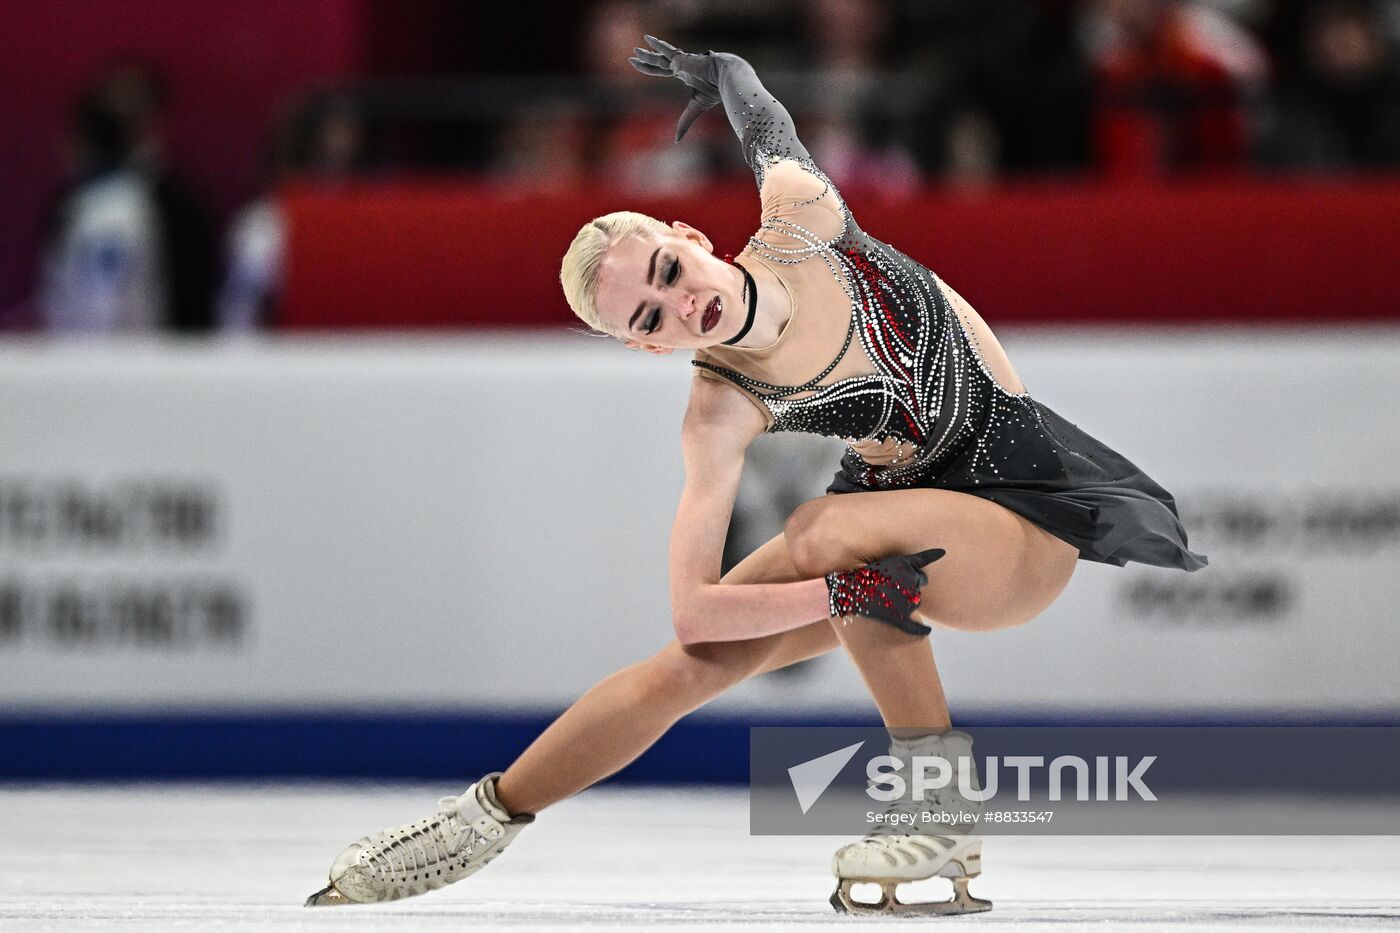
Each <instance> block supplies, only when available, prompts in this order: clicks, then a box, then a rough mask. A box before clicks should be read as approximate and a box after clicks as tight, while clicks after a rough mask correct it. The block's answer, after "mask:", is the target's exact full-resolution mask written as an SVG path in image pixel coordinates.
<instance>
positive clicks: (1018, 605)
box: [784, 489, 1078, 732]
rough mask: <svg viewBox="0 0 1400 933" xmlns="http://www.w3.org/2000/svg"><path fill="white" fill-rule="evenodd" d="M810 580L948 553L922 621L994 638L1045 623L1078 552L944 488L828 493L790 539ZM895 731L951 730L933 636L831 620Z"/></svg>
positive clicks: (937, 567)
mask: <svg viewBox="0 0 1400 933" xmlns="http://www.w3.org/2000/svg"><path fill="white" fill-rule="evenodd" d="M784 537H785V539H786V541H787V543H788V549H789V553H790V556H791V558H792V562H793V566H794V568H795V569H796V570H797V571H798V573H799V574H800V575H801V577H803V578H810V577H815V576H821V575H823V574H826V573H829V572H831V571H833V570H849V569H851V568H854V567H858V566H860V565H861V564H863V563H867V562H869V561H871V560H875V559H877V558H880V557H888V556H891V555H894V554H911V553H914V552H916V551H921V550H924V549H926V548H931V547H940V548H943V549H944V550H945V551H947V554H946V555H945V556H944V557H943V558H942V559H941V560H939V561H938V562H937V563H935V564H933V565H932V566H930V567H928V568H927V569H926V572H927V574H928V577H929V582H928V585H927V586H926V587H925V588H924V590H923V593H922V603H921V604H920V607H919V612H918V615H920V616H922V617H923V618H924V621H926V622H928V623H929V624H933V625H943V626H947V627H949V628H956V629H962V630H964V631H989V630H992V629H996V628H1004V627H1006V626H1009V625H1019V624H1020V623H1022V622H1026V621H1028V620H1029V619H1031V618H1033V617H1035V616H1036V615H1037V614H1039V613H1040V611H1041V610H1043V609H1044V608H1045V607H1046V606H1048V605H1049V604H1050V603H1051V602H1052V601H1053V600H1054V599H1055V597H1056V596H1058V595H1059V594H1060V592H1061V591H1062V590H1063V589H1064V588H1065V584H1067V583H1068V582H1069V578H1070V574H1071V573H1072V572H1073V571H1074V566H1075V561H1076V559H1077V558H1078V552H1077V551H1076V550H1075V548H1074V547H1073V546H1071V545H1069V544H1067V543H1065V542H1064V541H1061V540H1060V539H1058V538H1056V537H1054V536H1052V535H1050V534H1047V533H1046V532H1045V531H1043V530H1041V529H1040V528H1038V527H1036V526H1035V525H1033V524H1031V523H1030V522H1028V521H1026V520H1025V519H1024V518H1022V517H1021V516H1019V515H1017V514H1015V513H1014V512H1011V511H1009V510H1008V509H1005V508H1002V507H1001V506H999V505H997V504H995V503H993V502H989V501H988V500H986V499H981V498H978V497H976V496H969V495H965V494H963V493H957V492H950V491H946V490H941V489H903V490H890V491H885V492H872V493H850V494H845V495H832V496H825V497H823V498H821V499H814V500H812V501H811V502H807V503H804V504H803V505H802V506H801V507H799V508H798V509H797V511H795V512H794V513H793V514H792V517H791V518H789V519H788V523H787V526H786V529H785V535H784ZM831 626H832V627H833V628H834V629H835V631H836V635H837V637H838V638H839V639H840V640H841V644H842V645H843V646H844V647H845V648H846V650H847V651H848V652H849V653H850V655H851V658H852V659H853V660H854V662H855V664H856V667H857V669H858V670H859V671H860V673H861V676H862V678H863V679H864V680H865V684H866V686H867V688H868V689H869V690H870V693H871V696H872V697H873V698H874V700H875V704H876V706H877V707H878V708H879V710H880V715H881V717H882V718H883V719H884V721H885V725H886V726H887V727H889V728H890V729H891V730H892V731H896V732H899V731H906V730H912V731H914V732H929V731H941V730H944V729H947V728H949V727H950V722H949V716H948V703H947V700H946V699H945V697H944V695H943V685H942V683H941V682H940V681H939V678H938V668H937V666H936V665H935V664H934V660H933V649H932V647H931V645H930V643H929V639H928V638H925V637H922V636H917V635H910V634H908V633H905V632H902V631H900V630H898V629H896V628H893V627H892V626H888V625H881V624H880V623H878V622H872V621H870V620H865V619H859V618H857V619H855V620H854V621H853V622H851V623H850V624H847V623H845V622H843V621H842V620H841V619H833V620H831Z"/></svg>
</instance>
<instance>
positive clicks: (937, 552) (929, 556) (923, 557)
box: [911, 547, 948, 567]
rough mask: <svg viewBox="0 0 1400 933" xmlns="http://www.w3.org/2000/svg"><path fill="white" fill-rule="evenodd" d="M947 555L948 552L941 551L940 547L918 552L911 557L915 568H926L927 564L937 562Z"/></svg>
mask: <svg viewBox="0 0 1400 933" xmlns="http://www.w3.org/2000/svg"><path fill="white" fill-rule="evenodd" d="M947 553H948V552H947V551H945V550H943V549H942V548H941V547H931V548H929V549H928V550H927V551H920V552H919V553H917V554H914V555H911V556H912V557H913V558H914V566H915V567H927V566H928V565H929V564H931V563H933V562H934V561H936V560H938V559H939V558H940V557H942V556H943V555H944V554H947Z"/></svg>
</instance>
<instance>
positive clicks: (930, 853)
mask: <svg viewBox="0 0 1400 933" xmlns="http://www.w3.org/2000/svg"><path fill="white" fill-rule="evenodd" d="M890 754H891V755H892V756H894V757H895V758H897V759H899V761H900V762H901V767H900V769H899V771H898V774H899V775H900V776H901V777H903V778H904V780H905V792H904V794H903V796H901V797H900V798H899V799H897V800H895V801H893V802H891V803H890V804H889V806H888V807H887V809H886V811H885V813H886V816H888V817H896V816H899V817H904V818H905V819H904V820H902V821H898V820H893V819H892V820H888V821H887V822H884V823H881V824H880V826H879V828H877V829H876V830H875V831H874V832H872V833H870V834H869V835H868V836H866V837H865V838H864V839H862V840H861V841H860V842H856V843H852V844H851V845H847V846H842V847H841V848H840V849H838V850H837V851H836V854H835V855H834V856H832V858H831V871H832V873H833V874H835V875H836V880H837V885H836V891H835V892H834V893H833V894H832V895H831V906H832V907H834V908H836V910H837V912H838V913H909V914H927V915H933V916H943V915H950V914H967V913H977V912H979V911H983V910H991V909H992V903H991V901H984V900H982V899H981V898H978V897H975V896H973V895H972V894H971V893H969V892H968V890H967V885H968V882H969V881H970V880H971V879H973V878H975V877H977V876H978V875H980V874H981V873H982V839H981V837H980V836H979V835H978V834H977V832H976V824H975V822H973V821H971V820H964V821H961V822H956V823H943V822H937V821H934V820H927V821H926V820H925V819H924V818H923V817H924V815H925V814H935V815H936V814H938V813H947V814H956V813H976V814H980V813H981V812H982V805H981V803H980V802H978V801H974V800H969V799H967V798H966V797H964V796H963V795H962V793H961V792H959V790H958V780H959V779H960V778H962V777H963V776H964V774H965V773H966V779H967V782H968V786H969V787H970V788H973V789H976V790H981V783H980V782H979V781H978V780H977V767H976V765H975V764H974V763H973V761H972V737H971V736H969V735H968V734H967V733H965V732H945V733H943V734H942V735H930V736H923V737H921V738H917V739H894V740H893V741H892V742H891V744H890ZM915 756H928V757H938V758H942V759H944V760H945V761H947V762H948V764H949V765H950V766H951V767H952V768H953V781H952V783H951V784H949V786H947V787H944V788H940V789H938V790H926V791H924V795H923V796H924V799H923V800H915V799H913V782H912V781H910V779H909V778H910V770H911V769H910V763H911V761H912V759H913V758H914V757H915ZM960 759H961V760H962V761H961V762H960ZM968 769H971V770H970V772H968ZM911 819H912V820H913V822H912V825H911V823H910V822H909V821H910V820H911ZM935 877H937V878H947V879H949V880H950V881H952V882H953V897H952V899H951V900H948V901H939V902H933V903H916V904H905V903H903V902H901V901H900V900H899V898H897V897H896V896H895V889H896V888H898V887H899V885H900V883H901V882H905V881H922V880H924V879H925V878H935ZM866 883H873V884H878V885H879V886H880V899H879V900H878V901H874V902H865V901H858V900H856V899H855V898H854V897H852V896H851V888H852V887H853V886H854V885H857V884H866Z"/></svg>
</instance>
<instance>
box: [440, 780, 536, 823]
mask: <svg viewBox="0 0 1400 933" xmlns="http://www.w3.org/2000/svg"><path fill="white" fill-rule="evenodd" d="M500 776H501V772H499V771H494V772H492V773H491V774H488V775H486V777H484V778H482V779H481V780H479V781H477V782H476V783H475V784H473V785H472V786H471V787H468V788H467V789H466V791H465V792H464V793H463V794H462V796H460V797H444V798H442V800H441V801H439V803H440V804H441V805H442V807H443V809H448V808H449V807H454V806H455V807H456V809H457V814H458V816H460V817H461V818H462V819H464V820H466V821H467V822H468V823H470V822H471V821H472V820H475V819H477V818H478V817H481V816H489V817H490V818H491V819H493V820H495V821H496V822H497V823H510V822H518V823H529V822H531V821H533V820H534V818H535V817H534V814H530V813H521V814H519V815H517V816H514V817H512V816H511V815H510V814H509V813H507V812H506V808H505V807H503V806H501V801H500V800H499V799H497V797H496V779H497V778H499V777H500Z"/></svg>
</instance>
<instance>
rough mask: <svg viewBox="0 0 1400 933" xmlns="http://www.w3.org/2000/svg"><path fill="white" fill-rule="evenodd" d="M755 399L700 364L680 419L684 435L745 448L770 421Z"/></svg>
mask: <svg viewBox="0 0 1400 933" xmlns="http://www.w3.org/2000/svg"><path fill="white" fill-rule="evenodd" d="M755 401H756V400H755V399H753V398H752V397H750V395H749V393H747V392H745V391H743V390H742V389H740V388H739V387H738V386H736V385H734V384H733V383H731V382H729V381H727V380H725V379H723V378H716V377H715V376H714V375H713V374H712V373H710V372H709V371H707V370H704V369H698V368H697V369H696V371H695V378H692V379H691V381H690V401H689V403H688V404H687V405H686V408H685V417H684V419H683V420H682V422H681V436H682V439H683V440H685V441H691V440H693V441H699V442H702V443H705V444H707V445H713V444H725V445H726V446H728V445H730V444H733V445H738V446H739V447H741V448H742V447H743V446H745V445H747V444H748V442H749V441H751V440H753V438H755V437H757V436H758V435H759V434H762V433H763V432H764V431H765V430H767V428H768V425H769V423H770V422H771V415H769V414H768V411H767V409H766V408H764V407H763V406H762V405H761V403H760V404H755Z"/></svg>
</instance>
